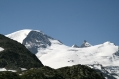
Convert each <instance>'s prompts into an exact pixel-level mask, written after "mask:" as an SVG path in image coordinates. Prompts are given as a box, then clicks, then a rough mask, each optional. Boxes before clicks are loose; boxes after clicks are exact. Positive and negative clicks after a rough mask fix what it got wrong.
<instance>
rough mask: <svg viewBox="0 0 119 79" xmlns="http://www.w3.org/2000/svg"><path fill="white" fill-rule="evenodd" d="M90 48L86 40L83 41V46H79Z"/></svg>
mask: <svg viewBox="0 0 119 79" xmlns="http://www.w3.org/2000/svg"><path fill="white" fill-rule="evenodd" d="M90 46H92V45H91V44H90V43H88V42H87V41H86V40H84V42H83V44H82V45H81V47H82V48H83V47H90Z"/></svg>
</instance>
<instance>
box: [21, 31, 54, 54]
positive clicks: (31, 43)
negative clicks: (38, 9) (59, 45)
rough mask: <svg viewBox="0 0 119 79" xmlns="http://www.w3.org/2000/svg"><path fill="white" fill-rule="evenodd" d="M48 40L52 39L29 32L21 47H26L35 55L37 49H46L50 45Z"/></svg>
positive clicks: (39, 33) (38, 33)
mask: <svg viewBox="0 0 119 79" xmlns="http://www.w3.org/2000/svg"><path fill="white" fill-rule="evenodd" d="M49 39H53V38H51V37H49V36H47V35H45V34H43V33H41V32H39V31H38V32H37V31H31V32H30V33H29V34H28V36H27V37H26V38H25V39H24V40H23V43H22V44H23V45H25V46H26V48H27V49H28V50H30V51H31V52H32V53H34V54H36V53H37V52H38V48H46V47H47V46H50V45H51V42H50V41H49Z"/></svg>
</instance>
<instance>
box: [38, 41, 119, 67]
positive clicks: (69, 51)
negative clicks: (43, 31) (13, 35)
mask: <svg viewBox="0 0 119 79" xmlns="http://www.w3.org/2000/svg"><path fill="white" fill-rule="evenodd" d="M50 41H51V42H52V45H51V46H50V47H48V48H47V49H40V50H39V51H38V53H37V54H36V56H37V57H38V58H39V59H40V60H41V61H42V62H43V64H44V65H47V66H50V67H52V68H60V67H64V66H72V65H75V64H103V66H109V65H112V66H118V65H119V63H118V62H119V60H117V61H115V60H114V59H113V54H114V53H115V52H117V50H118V46H115V45H114V44H113V43H110V42H105V43H103V44H99V45H96V46H91V47H86V48H72V47H68V46H66V45H64V44H61V43H60V42H58V41H57V40H50Z"/></svg>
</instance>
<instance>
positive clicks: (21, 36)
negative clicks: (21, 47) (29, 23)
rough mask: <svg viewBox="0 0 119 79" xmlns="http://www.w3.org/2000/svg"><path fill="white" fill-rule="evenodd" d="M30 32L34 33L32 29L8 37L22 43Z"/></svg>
mask: <svg viewBox="0 0 119 79" xmlns="http://www.w3.org/2000/svg"><path fill="white" fill-rule="evenodd" d="M30 31H32V30H31V29H24V30H19V31H16V32H14V33H11V34H8V35H6V36H7V37H9V38H11V39H13V40H16V41H18V42H20V43H22V42H23V40H24V39H25V38H26V37H27V35H28V34H29V32H30Z"/></svg>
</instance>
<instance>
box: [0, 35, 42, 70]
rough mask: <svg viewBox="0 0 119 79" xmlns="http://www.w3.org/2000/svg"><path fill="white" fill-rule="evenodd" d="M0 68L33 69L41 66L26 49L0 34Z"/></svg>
mask: <svg viewBox="0 0 119 79" xmlns="http://www.w3.org/2000/svg"><path fill="white" fill-rule="evenodd" d="M0 47H2V48H3V49H4V50H2V51H0V68H4V67H5V68H7V69H16V68H19V67H20V68H26V69H29V68H33V67H42V66H43V64H42V63H41V62H40V60H38V58H37V57H36V56H35V55H34V54H32V53H31V52H30V51H29V50H28V49H26V47H25V46H24V45H22V44H20V43H18V42H17V41H14V40H12V39H10V38H8V37H5V36H4V35H1V34H0Z"/></svg>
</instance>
